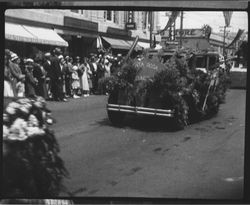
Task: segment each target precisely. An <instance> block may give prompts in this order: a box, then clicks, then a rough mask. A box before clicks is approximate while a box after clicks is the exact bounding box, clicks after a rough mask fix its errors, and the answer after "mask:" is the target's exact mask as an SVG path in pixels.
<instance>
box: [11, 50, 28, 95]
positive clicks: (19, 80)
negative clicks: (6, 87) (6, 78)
mask: <svg viewBox="0 0 250 205" xmlns="http://www.w3.org/2000/svg"><path fill="white" fill-rule="evenodd" d="M19 64H20V59H19V57H18V56H17V54H15V53H12V54H11V62H10V64H9V65H10V69H11V73H12V76H13V85H14V90H15V91H14V93H15V96H17V97H24V92H25V91H24V81H25V75H23V73H22V70H21V68H20V66H19Z"/></svg>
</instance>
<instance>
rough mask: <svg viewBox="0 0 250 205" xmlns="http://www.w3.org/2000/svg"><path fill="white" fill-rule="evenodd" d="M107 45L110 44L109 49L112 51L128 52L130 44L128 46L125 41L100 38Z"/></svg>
mask: <svg viewBox="0 0 250 205" xmlns="http://www.w3.org/2000/svg"><path fill="white" fill-rule="evenodd" d="M102 38H103V39H104V40H105V41H106V42H107V43H108V44H110V46H111V48H114V49H124V50H129V48H130V44H128V43H127V42H126V41H125V40H121V39H114V38H108V37H102Z"/></svg>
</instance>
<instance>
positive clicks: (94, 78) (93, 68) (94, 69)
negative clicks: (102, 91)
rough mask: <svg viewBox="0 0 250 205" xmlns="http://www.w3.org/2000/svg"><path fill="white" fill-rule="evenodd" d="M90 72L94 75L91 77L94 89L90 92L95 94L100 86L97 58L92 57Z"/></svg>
mask: <svg viewBox="0 0 250 205" xmlns="http://www.w3.org/2000/svg"><path fill="white" fill-rule="evenodd" d="M89 67H90V71H91V73H92V75H91V81H92V88H91V90H90V93H91V94H95V93H96V91H97V86H98V84H97V83H98V77H97V62H96V59H95V56H94V55H93V56H91V59H90V63H89Z"/></svg>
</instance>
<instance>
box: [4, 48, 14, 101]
mask: <svg viewBox="0 0 250 205" xmlns="http://www.w3.org/2000/svg"><path fill="white" fill-rule="evenodd" d="M10 55H11V54H10V51H9V50H8V49H5V53H4V97H14V88H13V81H12V80H13V76H12V73H11V71H10V66H9V64H10Z"/></svg>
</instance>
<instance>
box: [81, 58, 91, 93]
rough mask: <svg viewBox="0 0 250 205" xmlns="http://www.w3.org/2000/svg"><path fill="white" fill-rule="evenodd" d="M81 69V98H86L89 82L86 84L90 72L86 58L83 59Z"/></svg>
mask: <svg viewBox="0 0 250 205" xmlns="http://www.w3.org/2000/svg"><path fill="white" fill-rule="evenodd" d="M81 69H82V72H83V74H82V77H81V78H82V79H81V80H82V89H83V96H84V97H87V96H89V82H88V70H90V67H89V65H88V63H87V58H84V62H83V64H82V66H81Z"/></svg>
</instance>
